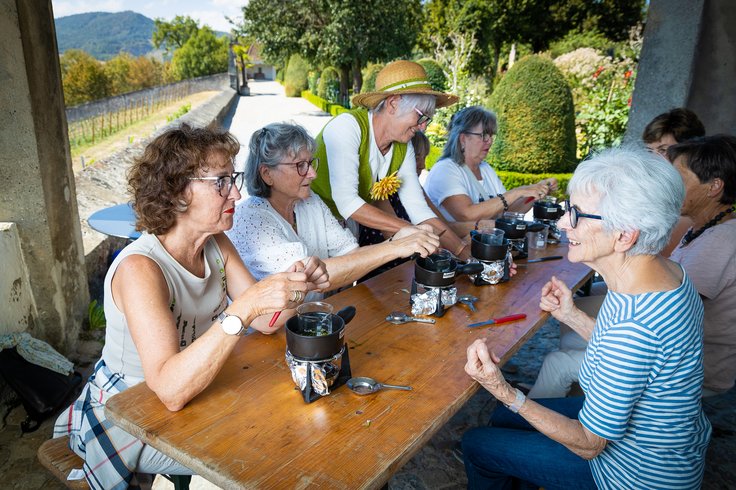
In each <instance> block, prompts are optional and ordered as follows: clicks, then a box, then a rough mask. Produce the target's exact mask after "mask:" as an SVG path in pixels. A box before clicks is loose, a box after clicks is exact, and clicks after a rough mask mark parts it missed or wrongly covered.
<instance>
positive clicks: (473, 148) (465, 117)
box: [424, 106, 557, 222]
mask: <svg viewBox="0 0 736 490" xmlns="http://www.w3.org/2000/svg"><path fill="white" fill-rule="evenodd" d="M447 133H448V134H447V143H446V144H445V150H444V152H443V153H442V157H441V158H440V160H438V161H437V163H435V165H434V166H433V167H432V170H431V171H430V172H429V175H428V176H427V180H426V181H425V182H424V190H425V191H426V192H427V195H428V196H429V198H430V199H431V200H432V202H433V203H434V205H435V206H437V207H438V208H439V210H440V211H441V212H442V214H443V216H444V217H445V219H447V220H448V221H470V222H473V221H475V222H477V221H479V220H482V219H491V218H495V217H497V216H500V215H501V213H503V212H504V211H517V212H526V211H528V210H529V209H530V208H531V206H532V201H534V200H535V199H541V198H543V197H544V196H546V195H547V194H549V193H550V192H551V191H554V190H556V189H557V180H555V179H543V180H540V181H539V182H538V183H536V184H532V185H525V186H520V187H516V188H514V189H511V190H509V191H507V190H506V188H505V187H504V185H503V183H502V182H501V179H499V178H498V175H496V172H495V171H494V170H493V168H492V167H491V166H490V165H489V164H488V163H486V162H484V161H483V160H484V159H485V158H486V156H487V155H488V151H489V150H490V149H491V145H492V144H493V135H495V134H496V116H495V115H494V114H493V113H492V112H490V111H487V110H485V109H484V108H482V107H479V106H472V107H466V108H465V109H463V110H461V111H460V112H458V113H456V114H455V115H454V116H453V117H452V120H451V121H450V125H449V127H448V128H447Z"/></svg>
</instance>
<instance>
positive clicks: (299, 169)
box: [276, 157, 319, 177]
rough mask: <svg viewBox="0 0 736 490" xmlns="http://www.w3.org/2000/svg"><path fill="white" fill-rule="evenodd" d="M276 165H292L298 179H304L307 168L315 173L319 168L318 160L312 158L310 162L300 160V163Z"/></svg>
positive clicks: (307, 171)
mask: <svg viewBox="0 0 736 490" xmlns="http://www.w3.org/2000/svg"><path fill="white" fill-rule="evenodd" d="M276 165H294V166H295V167H296V173H298V174H299V176H300V177H305V176H306V175H307V174H308V173H309V166H310V165H311V166H312V168H313V169H314V170H315V171H316V170H317V169H318V168H319V158H317V157H314V158H312V159H311V160H302V161H300V162H281V163H277V164H276Z"/></svg>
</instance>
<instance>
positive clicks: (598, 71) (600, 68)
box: [593, 66, 604, 80]
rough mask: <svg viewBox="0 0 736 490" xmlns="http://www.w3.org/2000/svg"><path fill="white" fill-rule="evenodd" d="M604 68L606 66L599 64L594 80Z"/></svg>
mask: <svg viewBox="0 0 736 490" xmlns="http://www.w3.org/2000/svg"><path fill="white" fill-rule="evenodd" d="M603 70H604V68H603V67H602V66H599V67H598V69H597V70H596V71H595V73H593V79H594V80H595V79H597V78H598V75H600V74H601V72H602V71H603Z"/></svg>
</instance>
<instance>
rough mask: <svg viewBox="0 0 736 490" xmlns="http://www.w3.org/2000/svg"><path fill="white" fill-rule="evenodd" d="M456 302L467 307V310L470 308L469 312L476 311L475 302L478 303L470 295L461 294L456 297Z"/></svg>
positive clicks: (476, 299)
mask: <svg viewBox="0 0 736 490" xmlns="http://www.w3.org/2000/svg"><path fill="white" fill-rule="evenodd" d="M457 300H458V301H459V302H461V303H462V304H464V305H467V306H468V308H470V311H473V312H475V311H477V310H476V309H475V302H476V301H478V298H476V297H475V296H473V295H472V294H461V295H460V296H458V297H457Z"/></svg>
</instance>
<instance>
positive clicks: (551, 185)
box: [539, 177, 557, 194]
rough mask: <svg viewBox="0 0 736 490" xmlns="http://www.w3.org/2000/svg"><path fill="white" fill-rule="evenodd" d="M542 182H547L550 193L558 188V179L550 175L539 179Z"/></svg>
mask: <svg viewBox="0 0 736 490" xmlns="http://www.w3.org/2000/svg"><path fill="white" fill-rule="evenodd" d="M539 183H540V184H546V185H547V187H548V188H549V191H548V194H549V193H552V192H555V191H556V190H557V179H555V178H554V177H550V178H548V179H542V180H540V181H539Z"/></svg>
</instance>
